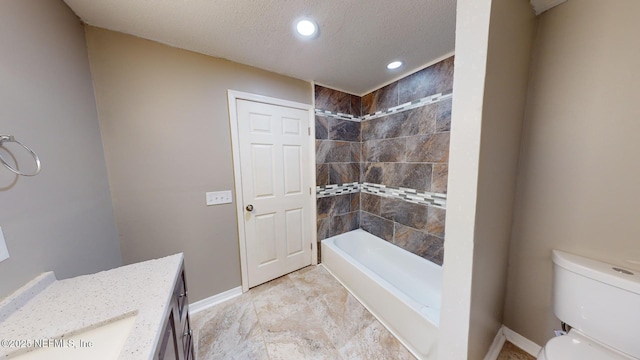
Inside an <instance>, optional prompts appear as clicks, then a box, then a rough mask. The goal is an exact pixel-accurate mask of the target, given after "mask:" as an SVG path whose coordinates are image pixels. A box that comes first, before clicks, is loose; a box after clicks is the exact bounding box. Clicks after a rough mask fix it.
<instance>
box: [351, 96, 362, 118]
mask: <svg viewBox="0 0 640 360" xmlns="http://www.w3.org/2000/svg"><path fill="white" fill-rule="evenodd" d="M350 114H351V115H353V116H358V117H359V116H362V98H361V97H360V96H358V95H351V113H350Z"/></svg>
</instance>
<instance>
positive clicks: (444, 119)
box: [436, 99, 453, 132]
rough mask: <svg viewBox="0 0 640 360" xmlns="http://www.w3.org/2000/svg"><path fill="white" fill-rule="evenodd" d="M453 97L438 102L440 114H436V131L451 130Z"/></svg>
mask: <svg viewBox="0 0 640 360" xmlns="http://www.w3.org/2000/svg"><path fill="white" fill-rule="evenodd" d="M452 102H453V101H452V99H447V100H443V101H440V102H437V103H436V104H437V105H438V114H437V116H436V132H444V131H451V105H452Z"/></svg>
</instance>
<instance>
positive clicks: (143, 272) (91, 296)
mask: <svg viewBox="0 0 640 360" xmlns="http://www.w3.org/2000/svg"><path fill="white" fill-rule="evenodd" d="M182 262H183V255H182V253H180V254H176V255H172V256H168V257H165V258H161V259H156V260H150V261H145V262H141V263H137V264H131V265H127V266H122V267H119V268H116V269H112V270H108V271H102V272H99V273H96V274H91V275H84V276H78V277H75V278H71V279H65V280H56V278H55V275H54V274H53V272H49V273H44V274H42V275H40V276H38V277H36V278H35V279H33V280H32V281H30V282H29V283H27V284H26V285H24V286H23V287H22V288H20V289H19V290H17V291H16V292H14V293H13V294H11V295H10V296H8V297H7V298H5V299H4V300H2V302H0V339H2V340H7V339H12V340H35V339H56V338H60V337H61V336H62V335H64V336H67V337H68V336H72V335H75V334H77V333H79V332H82V331H85V330H88V329H91V328H95V327H97V326H100V325H103V324H105V323H109V322H111V321H114V320H118V319H122V318H124V317H126V316H128V315H131V314H137V316H136V319H135V323H134V325H133V329H132V330H131V333H130V334H129V336H128V337H127V339H126V340H125V343H124V346H123V348H122V351H121V352H120V356H119V359H121V360H125V359H127V360H129V359H152V358H153V355H154V351H155V348H156V344H157V343H158V339H159V338H160V335H161V332H162V327H163V325H164V320H165V315H166V314H167V312H168V308H169V305H170V303H171V296H172V290H173V287H174V283H175V281H176V279H177V277H178V275H179V274H180V270H181V267H182ZM16 350H18V349H16V348H5V347H0V358H7V357H9V356H10V354H11V353H12V352H15V351H16ZM33 350H37V348H33Z"/></svg>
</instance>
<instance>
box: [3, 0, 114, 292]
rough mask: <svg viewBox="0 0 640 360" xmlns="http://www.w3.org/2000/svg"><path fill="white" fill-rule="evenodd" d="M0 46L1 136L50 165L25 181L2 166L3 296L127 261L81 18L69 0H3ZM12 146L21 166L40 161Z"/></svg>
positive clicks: (45, 164) (24, 167) (10, 147)
mask: <svg viewBox="0 0 640 360" xmlns="http://www.w3.org/2000/svg"><path fill="white" fill-rule="evenodd" d="M0 49H2V50H1V53H2V54H1V55H0V134H13V135H15V136H16V138H17V139H18V140H20V141H22V142H24V143H25V144H26V145H28V146H30V147H32V148H33V149H34V150H35V151H36V152H37V153H38V154H39V155H40V157H41V160H42V167H43V169H42V172H41V173H40V175H38V176H36V177H32V178H27V177H19V178H18V177H16V176H14V175H12V173H10V172H9V171H8V170H7V169H5V168H4V167H2V166H0V226H1V227H2V230H3V232H4V235H5V238H6V241H7V247H8V249H9V253H10V255H11V257H10V258H9V259H8V260H6V261H4V262H1V263H0V298H1V297H4V296H6V295H8V294H9V293H11V292H12V291H13V290H15V289H17V288H18V287H20V286H21V285H23V284H24V283H25V282H27V281H29V280H31V279H32V278H33V277H35V276H36V275H38V274H40V273H41V272H44V271H49V270H54V271H55V273H56V276H57V277H58V278H59V279H62V278H67V277H71V276H76V275H81V274H87V273H92V272H97V271H100V270H105V269H109V268H112V267H116V266H119V265H120V264H121V258H120V249H119V247H118V239H117V232H116V226H115V222H114V216H113V208H112V205H111V196H110V193H109V187H108V182H107V171H106V166H105V160H104V155H103V150H102V144H101V141H100V130H99V126H98V116H97V113H96V103H95V98H94V94H93V87H92V84H91V73H90V71H89V61H88V58H87V50H86V42H85V37H84V30H83V26H82V24H80V21H79V20H78V18H77V17H76V16H75V15H74V14H73V12H71V10H69V8H67V6H66V5H65V4H64V3H63V2H62V1H50V0H29V1H1V2H0ZM6 148H7V149H10V151H11V152H12V153H13V154H14V155H15V158H16V159H17V161H18V164H19V165H20V166H21V168H22V169H24V170H32V169H33V168H34V167H35V166H34V165H33V164H34V162H33V160H32V159H31V158H30V157H29V155H27V154H26V153H25V152H23V151H21V150H20V149H19V148H17V147H15V144H6ZM0 155H2V156H4V157H7V159H8V160H9V161H13V160H10V156H8V154H7V152H6V151H5V150H2V149H0Z"/></svg>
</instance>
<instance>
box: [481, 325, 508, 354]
mask: <svg viewBox="0 0 640 360" xmlns="http://www.w3.org/2000/svg"><path fill="white" fill-rule="evenodd" d="M503 327H504V325H503V326H501V327H500V329H498V332H497V333H496V337H494V338H493V343H492V344H491V347H490V348H489V352H487V355H485V357H484V360H496V359H497V358H498V355H500V351H501V350H502V347H503V346H504V343H505V342H506V341H507V338H506V337H505V336H504V332H503V331H502V328H503Z"/></svg>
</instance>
